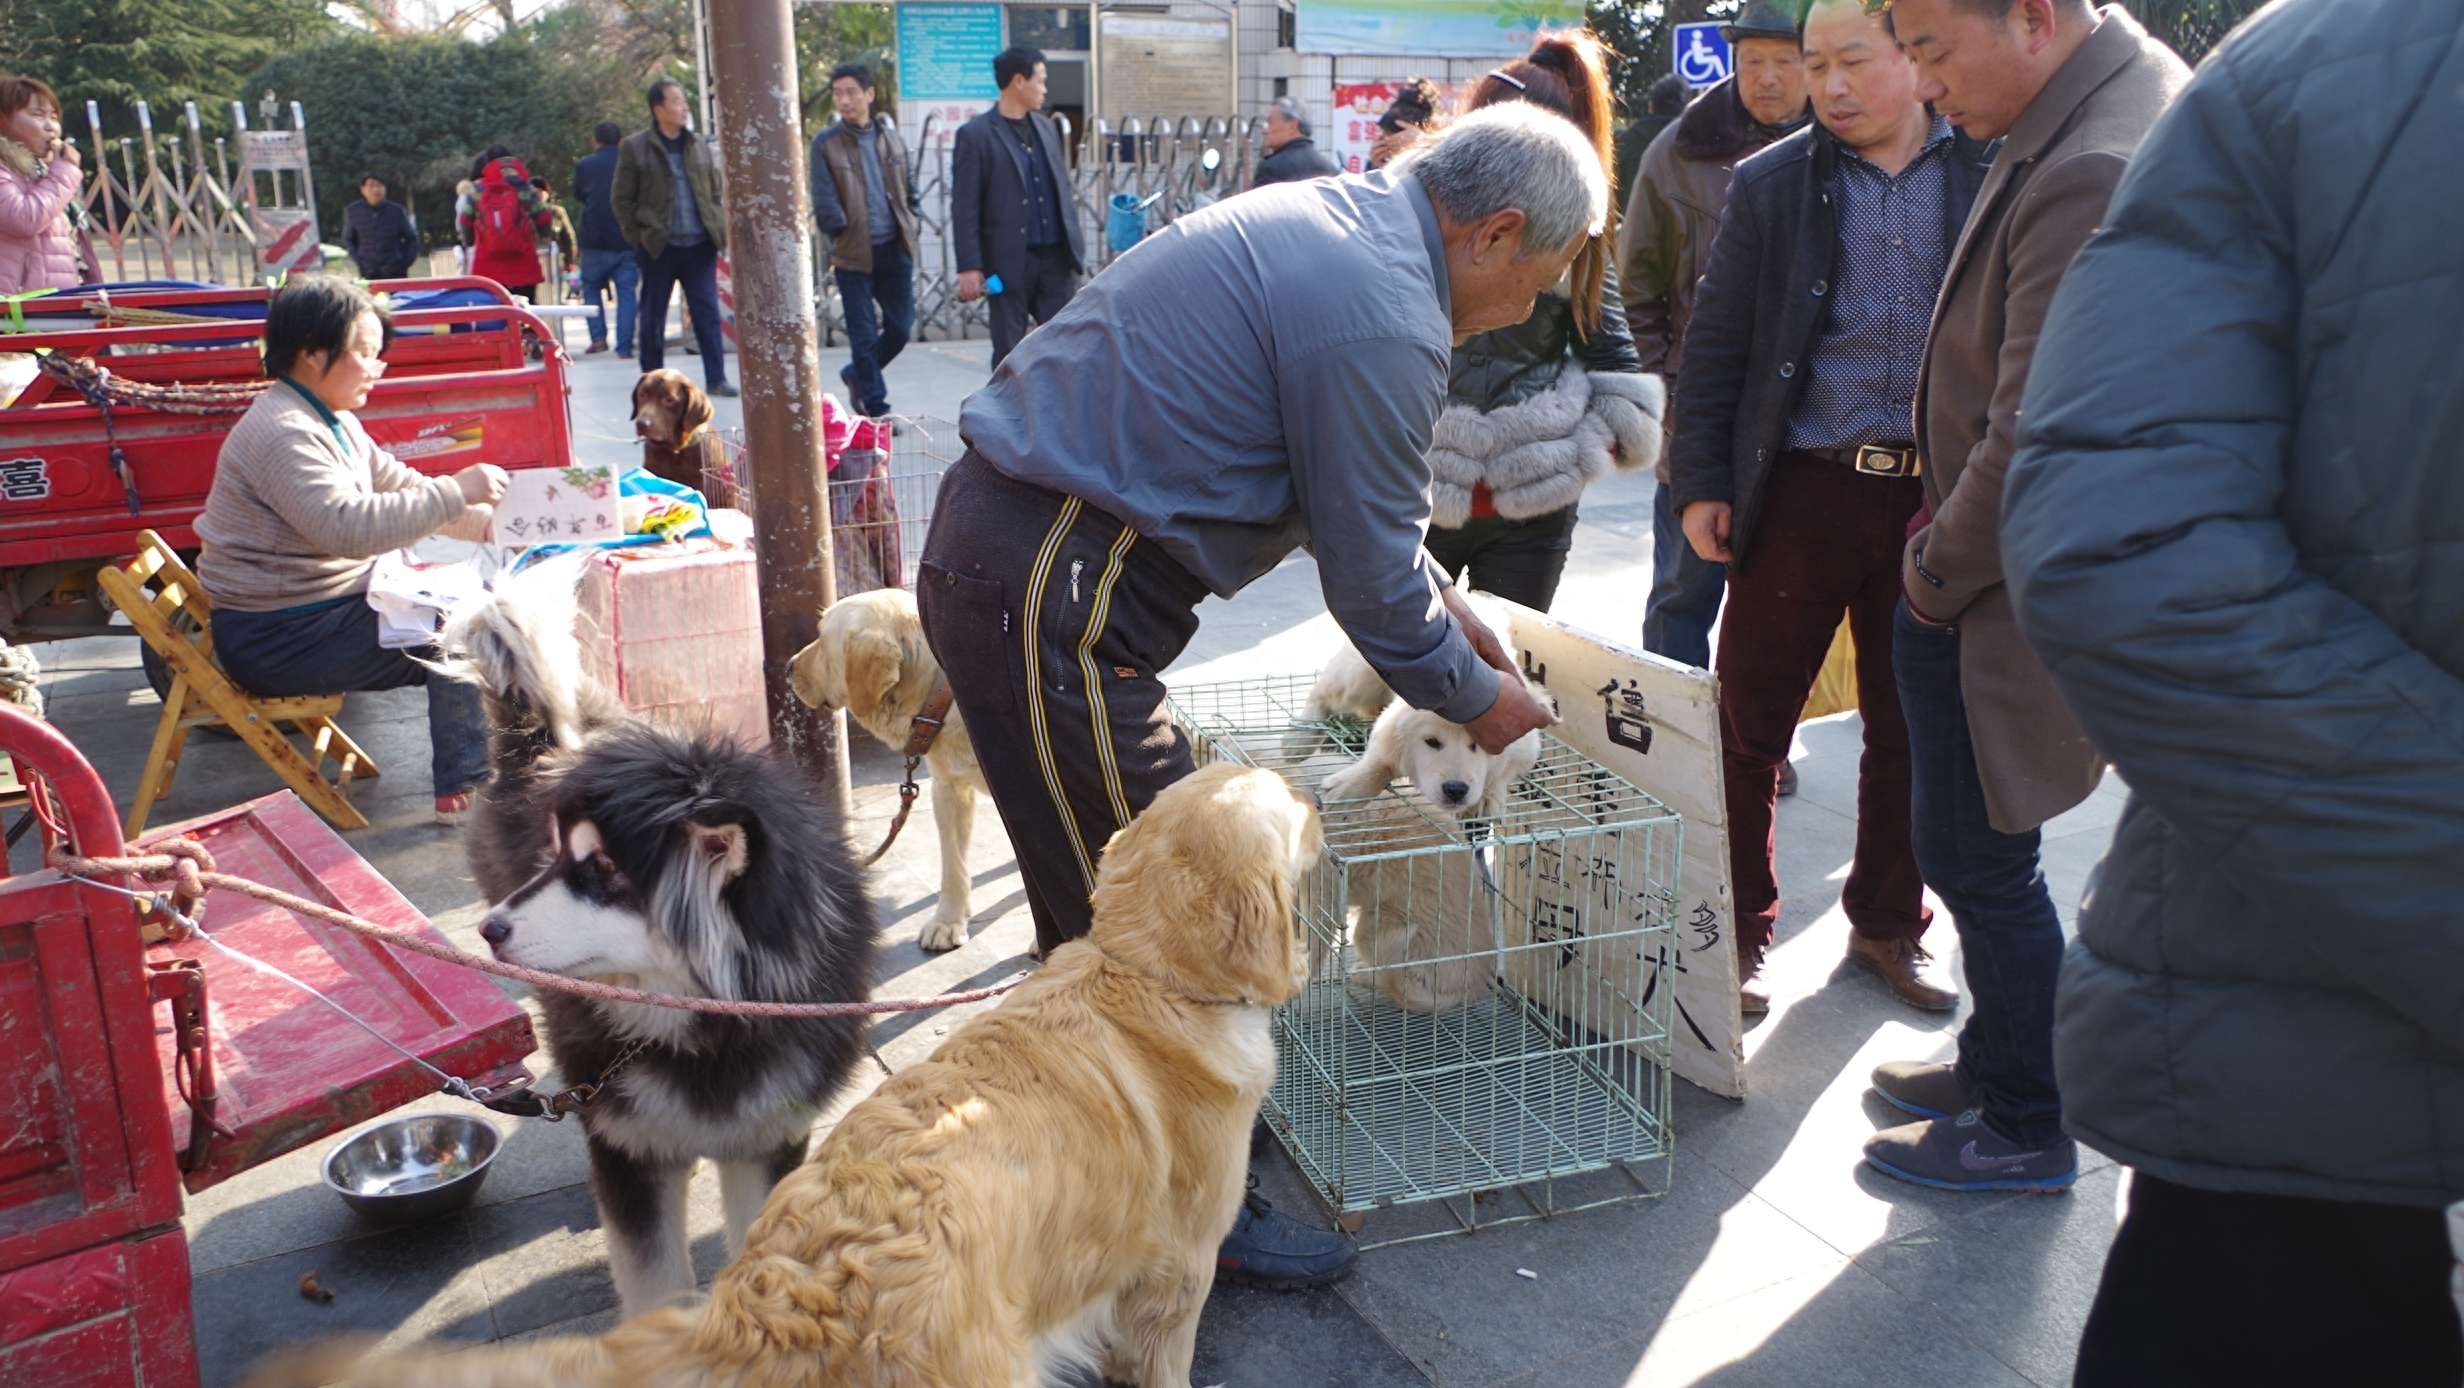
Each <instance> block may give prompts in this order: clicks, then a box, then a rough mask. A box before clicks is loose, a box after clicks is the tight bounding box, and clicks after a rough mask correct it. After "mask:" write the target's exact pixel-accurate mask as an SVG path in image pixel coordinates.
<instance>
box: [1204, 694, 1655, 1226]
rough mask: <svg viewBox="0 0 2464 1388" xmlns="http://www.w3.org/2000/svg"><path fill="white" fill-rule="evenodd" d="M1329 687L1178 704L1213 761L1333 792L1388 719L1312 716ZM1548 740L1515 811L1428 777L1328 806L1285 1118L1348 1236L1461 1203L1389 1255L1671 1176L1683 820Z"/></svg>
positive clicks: (1290, 1031) (1281, 1035) (1291, 1145)
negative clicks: (1462, 797) (1432, 791)
mask: <svg viewBox="0 0 2464 1388" xmlns="http://www.w3.org/2000/svg"><path fill="white" fill-rule="evenodd" d="M1310 682H1311V680H1310V677H1308V676H1276V677H1269V678H1264V679H1251V680H1239V681H1232V682H1227V683H1222V684H1206V685H1196V686H1190V687H1186V688H1181V689H1176V690H1174V691H1173V692H1172V702H1173V706H1174V712H1175V716H1176V718H1177V720H1178V721H1179V723H1180V724H1181V727H1182V729H1183V730H1184V732H1186V733H1187V734H1188V735H1189V736H1190V738H1191V741H1192V742H1193V744H1195V751H1196V754H1197V756H1198V759H1199V760H1200V761H1201V762H1204V761H1211V760H1218V759H1229V760H1234V761H1238V762H1241V763H1243V764H1246V765H1251V766H1260V767H1265V768H1268V769H1271V770H1275V771H1279V772H1281V773H1283V774H1284V775H1285V776H1286V777H1287V778H1288V779H1290V780H1291V781H1292V782H1293V783H1294V786H1295V788H1297V789H1300V790H1302V791H1303V792H1305V793H1312V794H1315V793H1318V791H1319V787H1320V785H1321V783H1322V782H1324V781H1325V779H1326V778H1327V777H1328V776H1330V775H1332V774H1333V773H1335V772H1336V771H1338V770H1341V769H1342V768H1343V767H1345V766H1348V765H1350V764H1351V763H1352V762H1354V761H1356V760H1357V759H1358V757H1359V756H1360V753H1361V750H1362V747H1363V744H1364V742H1365V740H1366V735H1367V732H1368V726H1367V725H1366V724H1361V723H1350V722H1344V721H1341V720H1308V719H1304V718H1302V717H1301V716H1300V710H1301V709H1302V707H1303V705H1304V703H1305V701H1306V700H1307V697H1308V692H1309V685H1310ZM1541 737H1542V740H1543V744H1544V750H1543V752H1542V755H1541V757H1540V760H1539V762H1538V764H1537V765H1536V766H1535V767H1534V768H1533V769H1532V770H1531V772H1530V773H1529V774H1527V775H1526V776H1524V777H1523V778H1522V780H1521V781H1519V782H1518V783H1517V784H1516V786H1515V787H1514V789H1513V791H1512V794H1511V797H1510V799H1509V802H1508V804H1507V807H1506V809H1505V811H1504V812H1503V813H1502V814H1500V815H1498V816H1496V817H1495V818H1493V819H1474V820H1468V821H1466V820H1462V819H1458V818H1457V817H1456V816H1455V815H1454V814H1452V813H1449V812H1447V811H1443V810H1439V809H1437V808H1435V807H1433V806H1432V805H1430V804H1429V803H1428V802H1427V801H1425V800H1423V799H1422V798H1421V797H1420V796H1419V795H1418V794H1416V793H1414V792H1413V791H1412V790H1411V788H1410V782H1409V781H1408V780H1398V781H1397V783H1396V785H1395V786H1393V787H1391V788H1389V789H1387V790H1385V791H1383V792H1381V793H1379V794H1378V795H1375V796H1373V797H1370V798H1368V799H1361V800H1349V801H1325V800H1324V799H1323V798H1322V797H1321V803H1320V818H1321V820H1322V822H1323V825H1324V829H1325V840H1326V846H1325V850H1324V852H1323V853H1322V855H1321V856H1320V858H1319V861H1318V863H1317V865H1316V867H1314V868H1313V869H1312V870H1311V872H1310V874H1309V877H1308V879H1307V880H1306V881H1305V882H1304V883H1303V884H1302V887H1301V892H1300V901H1299V914H1300V917H1301V920H1300V926H1301V929H1302V931H1303V933H1304V935H1305V938H1306V941H1307V944H1308V948H1309V953H1310V965H1311V967H1310V982H1309V986H1308V988H1307V989H1306V990H1305V991H1304V992H1303V993H1302V995H1301V996H1300V997H1298V998H1296V999H1294V1000H1293V1001H1292V1002H1290V1003H1288V1004H1286V1005H1285V1006H1284V1007H1283V1008H1282V1009H1281V1010H1279V1011H1278V1013H1277V1014H1276V1020H1275V1037H1276V1046H1277V1051H1278V1058H1279V1065H1278V1069H1277V1074H1276V1079H1275V1087H1274V1090H1273V1092H1272V1094H1271V1095H1270V1097H1269V1099H1268V1102H1267V1114H1266V1116H1267V1120H1268V1123H1269V1124H1270V1126H1272V1127H1273V1128H1274V1130H1275V1132H1276V1133H1277V1135H1278V1136H1279V1137H1280V1138H1281V1139H1282V1141H1283V1143H1284V1146H1285V1147H1286V1149H1287V1150H1289V1151H1290V1152H1291V1154H1292V1157H1293V1159H1294V1161H1295V1162H1296V1163H1297V1164H1298V1165H1299V1167H1300V1169H1301V1171H1302V1173H1303V1174H1304V1175H1305V1176H1306V1177H1307V1179H1308V1180H1309V1181H1310V1183H1311V1184H1312V1185H1313V1186H1315V1187H1316V1189H1317V1191H1318V1193H1319V1195H1320V1196H1321V1197H1322V1198H1323V1199H1324V1200H1325V1201H1326V1203H1327V1205H1328V1206H1329V1207H1330V1208H1332V1209H1333V1210H1335V1211H1336V1212H1338V1213H1339V1214H1340V1215H1343V1216H1346V1217H1347V1218H1346V1223H1347V1227H1356V1223H1355V1221H1354V1220H1352V1219H1351V1218H1350V1217H1352V1216H1362V1215H1365V1213H1366V1212H1368V1211H1371V1210H1377V1209H1385V1208H1389V1207H1397V1206H1405V1205H1417V1204H1422V1203H1423V1202H1431V1201H1435V1202H1439V1203H1440V1205H1441V1207H1442V1209H1443V1211H1444V1214H1445V1215H1446V1216H1449V1217H1450V1219H1447V1218H1440V1219H1437V1220H1436V1227H1434V1228H1425V1229H1419V1230H1418V1231H1414V1230H1413V1226H1414V1224H1415V1223H1418V1224H1426V1223H1428V1222H1429V1221H1428V1219H1427V1218H1426V1217H1424V1218H1422V1219H1421V1220H1419V1221H1405V1223H1404V1226H1403V1232H1400V1233H1397V1234H1395V1235H1394V1236H1391V1237H1381V1238H1380V1239H1379V1240H1377V1241H1376V1242H1372V1243H1368V1244H1366V1245H1365V1246H1369V1247H1376V1246H1381V1245H1382V1244H1387V1243H1402V1242H1408V1241H1410V1240H1412V1239H1418V1238H1430V1237H1437V1236H1440V1235H1444V1234H1452V1233H1458V1232H1468V1231H1470V1230H1472V1229H1475V1228H1479V1227H1484V1226H1487V1225H1492V1224H1504V1223H1513V1222H1517V1221H1520V1220H1526V1219H1544V1218H1548V1217H1551V1216H1553V1215H1557V1214H1563V1213H1567V1212H1569V1211H1572V1210H1577V1209H1587V1208H1590V1207H1592V1206H1595V1205H1602V1204H1609V1203H1614V1202H1617V1201H1623V1200H1631V1199H1636V1198H1640V1197H1644V1196H1650V1195H1658V1194H1662V1193H1664V1192H1665V1191H1666V1190H1667V1175H1668V1160H1669V1153H1670V1132H1669V1086H1670V1078H1669V1075H1670V1070H1669V1064H1670V1027H1671V1022H1672V1008H1671V1002H1672V996H1673V975H1672V976H1670V977H1663V973H1664V971H1666V970H1667V969H1669V968H1670V967H1671V965H1670V960H1671V957H1672V955H1673V953H1674V951H1675V949H1676V945H1675V942H1674V926H1675V916H1676V912H1675V896H1674V892H1673V890H1672V889H1673V887H1674V886H1675V884H1676V881H1677V871H1678V862H1679V857H1680V848H1681V834H1682V826H1681V825H1680V823H1679V821H1678V818H1677V816H1676V815H1675V814H1674V813H1672V812H1671V811H1670V810H1669V809H1668V808H1667V807H1666V806H1664V805H1662V804H1661V803H1660V802H1659V801H1657V800H1655V799H1653V798H1652V797H1651V796H1649V795H1647V794H1645V793H1644V792H1643V791H1641V790H1639V789H1637V788H1636V787H1635V786H1633V785H1632V784H1631V783H1629V782H1627V781H1626V780H1624V779H1623V778H1622V777H1619V776H1617V775H1616V774H1614V773H1613V772H1610V771H1609V770H1607V769H1606V768H1604V767H1602V766H1601V765H1600V764H1599V763H1597V762H1595V761H1593V760H1591V759H1590V758H1589V757H1586V756H1584V755H1583V754H1582V753H1580V752H1577V751H1575V750H1574V749H1573V748H1571V747H1568V746H1566V745H1565V744H1564V743H1562V742H1559V741H1557V740H1556V739H1555V738H1553V737H1550V736H1549V735H1548V734H1546V733H1543V734H1541ZM1655 1168H1656V1170H1655ZM1535 1188H1536V1191H1535ZM1509 1190H1511V1191H1513V1192H1514V1193H1515V1195H1516V1196H1518V1197H1519V1199H1520V1200H1521V1201H1522V1206H1523V1207H1522V1208H1521V1209H1519V1210H1516V1209H1514V1208H1513V1207H1511V1206H1509V1205H1508V1203H1507V1201H1506V1193H1507V1192H1508V1191H1509ZM1461 1197H1469V1198H1467V1199H1460V1203H1459V1204H1458V1199H1459V1198H1461ZM1384 1222H1385V1221H1383V1220H1381V1224H1383V1223H1384ZM1387 1232H1388V1231H1387V1230H1386V1229H1384V1228H1381V1229H1380V1230H1379V1233H1380V1234H1381V1235H1384V1234H1386V1233H1387Z"/></svg>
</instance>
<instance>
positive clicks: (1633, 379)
mask: <svg viewBox="0 0 2464 1388" xmlns="http://www.w3.org/2000/svg"><path fill="white" fill-rule="evenodd" d="M1667 399H1668V388H1667V386H1666V384H1665V383H1663V382H1662V381H1661V379H1660V378H1659V377H1658V376H1655V375H1652V374H1649V373H1647V372H1646V373H1635V372H1622V371H1621V372H1609V371H1601V372H1583V371H1571V370H1570V371H1567V372H1566V373H1565V374H1564V375H1562V376H1559V377H1558V378H1557V384H1556V386H1555V387H1554V388H1552V389H1549V390H1546V391H1543V392H1541V393H1540V394H1538V395H1535V396H1533V397H1532V398H1530V399H1529V400H1525V401H1523V402H1522V403H1520V404H1515V405H1507V406H1504V407H1502V408H1499V409H1495V410H1491V411H1489V412H1488V413H1486V414H1483V413H1481V412H1480V411H1478V410H1475V409H1473V408H1472V407H1470V406H1469V405H1459V404H1458V405H1448V406H1447V407H1446V412H1445V413H1444V414H1441V415H1439V416H1438V419H1437V428H1436V430H1435V431H1434V432H1433V433H1432V435H1431V437H1430V441H1429V475H1430V487H1429V502H1430V515H1429V523H1430V524H1431V525H1434V526H1438V527H1440V528H1442V529H1448V530H1452V529H1455V528H1458V527H1460V526H1461V525H1463V524H1464V523H1465V522H1466V521H1468V520H1469V519H1471V505H1472V488H1473V487H1474V486H1476V485H1478V484H1480V483H1482V482H1486V483H1488V486H1489V496H1490V499H1491V500H1492V501H1493V502H1494V503H1495V504H1496V506H1497V513H1498V514H1499V515H1501V516H1504V517H1506V518H1507V519H1509V520H1528V519H1530V518H1531V517H1533V516H1542V515H1546V514H1548V513H1549V512H1551V511H1560V510H1563V509H1565V508H1566V507H1568V506H1571V505H1573V504H1574V503H1575V502H1576V501H1577V500H1579V499H1581V497H1582V495H1583V489H1584V488H1585V487H1588V486H1590V485H1591V484H1592V483H1593V482H1596V481H1598V480H1599V479H1601V478H1603V477H1606V476H1608V475H1609V474H1610V473H1611V472H1630V471H1633V470H1635V469H1638V468H1647V467H1651V466H1653V465H1655V464H1656V463H1658V462H1659V459H1660V440H1661V433H1660V420H1661V418H1662V417H1663V415H1664V414H1665V413H1666V408H1667Z"/></svg>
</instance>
